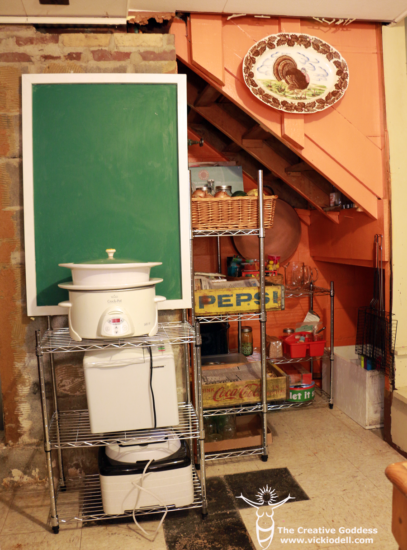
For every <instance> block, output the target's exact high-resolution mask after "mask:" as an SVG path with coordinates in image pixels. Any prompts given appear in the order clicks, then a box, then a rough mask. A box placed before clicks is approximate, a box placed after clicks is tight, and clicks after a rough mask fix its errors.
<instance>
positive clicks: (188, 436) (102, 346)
mask: <svg viewBox="0 0 407 550" xmlns="http://www.w3.org/2000/svg"><path fill="white" fill-rule="evenodd" d="M193 342H195V330H194V328H193V326H192V325H191V324H189V323H188V322H187V312H186V311H185V310H183V312H182V322H170V323H160V324H159V330H158V333H157V334H156V335H155V336H141V337H137V338H123V339H117V340H113V339H111V340H82V341H81V342H76V341H74V340H72V339H71V337H70V335H69V329H67V328H59V329H55V330H52V328H51V318H50V317H48V330H46V331H45V333H44V334H43V335H42V337H41V334H40V331H37V332H36V355H37V362H38V372H39V380H40V394H41V405H42V413H43V425H44V448H45V455H46V462H47V472H48V478H49V491H50V500H51V513H50V516H51V527H52V530H53V532H54V533H58V532H59V525H60V522H67V521H97V520H103V519H112V518H114V517H128V516H131V515H132V513H133V511H132V510H131V511H129V512H128V513H127V512H126V513H125V514H122V515H120V516H111V515H107V514H105V513H104V512H103V506H102V500H101V491H100V483H99V475H98V474H95V475H90V476H85V477H84V478H82V479H76V480H73V481H66V480H65V476H64V468H63V456H62V455H63V451H64V450H65V449H73V448H80V447H81V448H88V447H98V446H103V445H108V444H109V443H124V442H129V441H131V442H132V443H134V444H137V443H138V444H143V443H153V442H158V441H162V439H163V438H164V437H165V438H170V439H171V438H175V437H178V438H179V439H184V440H186V441H187V443H188V445H189V447H190V452H191V456H193V442H194V440H196V439H197V438H199V436H200V433H201V427H200V424H199V416H197V414H196V412H195V409H194V407H193V405H192V399H191V391H190V378H189V368H190V361H189V344H191V343H193ZM160 343H169V344H171V345H183V346H184V350H185V382H186V402H185V403H179V405H178V411H179V418H180V422H179V424H178V425H177V426H172V427H168V428H156V429H148V430H133V431H125V432H112V433H101V434H93V433H92V432H91V430H90V423H89V411H87V410H81V411H74V410H68V411H59V408H58V398H57V391H56V376H55V368H54V355H55V354H60V353H73V352H84V351H89V350H106V349H122V348H140V347H143V348H148V347H151V346H154V345H158V344H160ZM45 356H47V357H49V360H48V361H45ZM46 366H47V367H48V369H49V373H50V377H51V393H52V395H51V399H50V400H48V396H47V391H46V383H45V379H46V376H45V370H46ZM50 405H51V406H50ZM51 409H53V413H52V415H51V414H50V410H51ZM52 451H54V452H55V451H56V453H57V457H58V460H57V463H58V469H59V482H58V492H56V491H55V489H54V476H53V467H52V459H51V452H52ZM193 483H194V501H193V503H191V504H190V505H188V506H184V507H182V508H177V507H176V506H174V505H171V506H168V510H169V511H172V510H179V509H189V508H202V510H203V513H206V497H205V494H204V490H203V486H204V483H203V485H202V484H201V482H200V480H199V478H198V476H197V473H196V471H195V469H193ZM72 492H76V493H77V494H76V496H77V497H78V499H79V500H74V499H72V498H71V497H70V496H69V495H72ZM66 495H68V496H66ZM67 499H68V501H67ZM66 501H67V502H66ZM60 503H64V505H63V507H64V508H66V506H65V505H66V504H69V505H70V506H71V507H74V508H75V509H76V511H74V513H72V514H71V513H69V512H66V511H65V510H64V512H63V514H62V515H61V519H60V514H59V513H58V508H59V507H60ZM163 511H164V508H163V507H161V506H160V507H153V508H151V507H150V508H148V509H140V510H137V511H136V514H137V515H144V514H151V513H158V512H163Z"/></svg>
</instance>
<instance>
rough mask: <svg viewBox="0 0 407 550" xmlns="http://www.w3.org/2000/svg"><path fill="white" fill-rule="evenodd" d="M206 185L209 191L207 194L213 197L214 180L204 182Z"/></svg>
mask: <svg viewBox="0 0 407 550" xmlns="http://www.w3.org/2000/svg"><path fill="white" fill-rule="evenodd" d="M206 185H207V187H208V189H209V191H208V193H210V194H211V195H214V194H215V180H208V181H207V182H206Z"/></svg>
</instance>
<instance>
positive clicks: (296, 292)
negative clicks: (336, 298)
mask: <svg viewBox="0 0 407 550" xmlns="http://www.w3.org/2000/svg"><path fill="white" fill-rule="evenodd" d="M330 294H331V290H330V289H329V288H323V287H321V286H314V288H313V290H310V288H309V287H301V288H296V289H291V288H287V287H285V298H304V297H308V298H309V297H310V296H311V295H313V296H330Z"/></svg>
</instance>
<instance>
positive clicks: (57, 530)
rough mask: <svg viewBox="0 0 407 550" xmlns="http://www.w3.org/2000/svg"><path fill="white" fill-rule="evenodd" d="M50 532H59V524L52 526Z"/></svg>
mask: <svg viewBox="0 0 407 550" xmlns="http://www.w3.org/2000/svg"><path fill="white" fill-rule="evenodd" d="M52 532H53V533H55V534H56V535H58V533H59V525H56V526H54V527H53V528H52Z"/></svg>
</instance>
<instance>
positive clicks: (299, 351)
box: [283, 332, 326, 359]
mask: <svg viewBox="0 0 407 550" xmlns="http://www.w3.org/2000/svg"><path fill="white" fill-rule="evenodd" d="M299 336H304V337H305V342H299V341H298V337H299ZM325 343H326V341H325V340H317V341H316V342H314V341H313V340H312V334H310V333H309V332H296V333H294V334H290V336H288V337H287V338H286V339H285V340H284V341H283V350H284V353H285V354H286V355H288V356H289V357H291V358H292V359H298V358H299V357H306V356H307V355H309V356H310V357H318V356H321V355H323V354H324V349H325Z"/></svg>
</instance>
